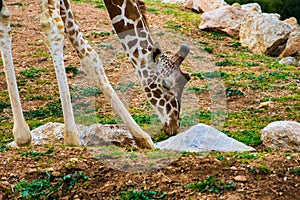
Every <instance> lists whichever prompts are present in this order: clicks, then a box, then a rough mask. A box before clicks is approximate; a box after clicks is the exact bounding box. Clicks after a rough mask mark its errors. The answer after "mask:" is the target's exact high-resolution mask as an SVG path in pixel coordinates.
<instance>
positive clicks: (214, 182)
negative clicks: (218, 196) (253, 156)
mask: <svg viewBox="0 0 300 200" xmlns="http://www.w3.org/2000/svg"><path fill="white" fill-rule="evenodd" d="M185 188H190V189H192V190H196V191H198V192H210V193H220V192H222V191H223V190H234V189H235V188H236V184H232V183H224V182H222V181H221V179H220V178H215V177H214V176H209V177H207V179H206V180H203V181H201V182H199V183H191V184H189V185H187V186H185Z"/></svg>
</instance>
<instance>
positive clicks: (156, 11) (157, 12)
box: [147, 8, 159, 14]
mask: <svg viewBox="0 0 300 200" xmlns="http://www.w3.org/2000/svg"><path fill="white" fill-rule="evenodd" d="M147 11H148V12H152V13H155V14H159V10H158V9H156V8H147Z"/></svg>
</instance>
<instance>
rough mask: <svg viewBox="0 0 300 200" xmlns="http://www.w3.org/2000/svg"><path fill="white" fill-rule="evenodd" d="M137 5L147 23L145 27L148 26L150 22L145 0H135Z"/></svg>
mask: <svg viewBox="0 0 300 200" xmlns="http://www.w3.org/2000/svg"><path fill="white" fill-rule="evenodd" d="M135 1H136V4H137V5H138V8H139V10H140V12H141V14H142V17H143V20H144V22H145V25H146V26H148V20H147V17H146V4H145V2H144V1H143V0H135Z"/></svg>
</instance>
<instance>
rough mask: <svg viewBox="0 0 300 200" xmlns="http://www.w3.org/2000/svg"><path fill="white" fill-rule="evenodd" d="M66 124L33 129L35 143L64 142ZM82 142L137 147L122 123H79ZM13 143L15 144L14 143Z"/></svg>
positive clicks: (49, 124) (90, 144)
mask: <svg viewBox="0 0 300 200" xmlns="http://www.w3.org/2000/svg"><path fill="white" fill-rule="evenodd" d="M64 127H65V125H64V124H61V123H52V122H49V123H46V124H44V125H42V126H40V127H38V128H36V129H34V130H32V131H31V135H32V142H31V143H32V144H33V145H45V144H62V143H63V137H64ZM77 130H78V132H79V135H80V141H81V144H82V145H84V146H97V145H111V144H114V145H117V146H127V147H136V143H135V141H134V139H133V137H132V136H131V134H130V132H129V131H128V130H127V129H126V128H125V127H124V126H122V125H102V124H93V125H91V126H83V125H78V126H77ZM11 145H14V143H12V144H11Z"/></svg>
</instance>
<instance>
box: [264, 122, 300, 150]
mask: <svg viewBox="0 0 300 200" xmlns="http://www.w3.org/2000/svg"><path fill="white" fill-rule="evenodd" d="M261 140H262V143H263V145H264V146H266V147H269V148H272V149H273V150H280V151H293V150H297V151H300V123H297V122H293V121H277V122H272V123H270V124H268V125H267V126H266V127H265V128H264V129H262V130H261Z"/></svg>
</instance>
